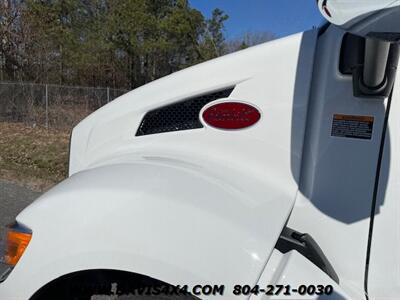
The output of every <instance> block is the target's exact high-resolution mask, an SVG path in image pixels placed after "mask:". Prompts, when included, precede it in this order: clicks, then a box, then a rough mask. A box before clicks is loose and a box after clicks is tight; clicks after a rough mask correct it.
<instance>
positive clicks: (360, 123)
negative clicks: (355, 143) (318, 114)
mask: <svg viewBox="0 0 400 300" xmlns="http://www.w3.org/2000/svg"><path fill="white" fill-rule="evenodd" d="M373 126H374V117H373V116H356V115H342V114H334V115H333V120H332V130H331V136H337V137H345V138H356V139H364V140H365V139H367V140H370V139H371V137H372V130H373Z"/></svg>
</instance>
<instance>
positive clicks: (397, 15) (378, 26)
mask: <svg viewBox="0 0 400 300" xmlns="http://www.w3.org/2000/svg"><path fill="white" fill-rule="evenodd" d="M317 3H318V8H319V10H320V12H321V14H322V16H323V17H324V18H325V19H326V20H327V21H328V22H330V23H332V24H334V25H337V26H339V27H341V28H342V29H344V30H345V31H347V32H350V33H352V34H355V35H358V36H362V37H372V38H376V39H381V40H385V41H391V42H397V41H400V0H363V1H360V0H318V1H317Z"/></svg>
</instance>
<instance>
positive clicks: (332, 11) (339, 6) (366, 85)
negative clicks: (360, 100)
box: [317, 0, 400, 97]
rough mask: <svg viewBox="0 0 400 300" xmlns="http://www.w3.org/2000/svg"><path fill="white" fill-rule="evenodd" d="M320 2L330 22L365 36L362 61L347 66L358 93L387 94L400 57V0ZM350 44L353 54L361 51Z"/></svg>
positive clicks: (318, 0)
mask: <svg viewBox="0 0 400 300" xmlns="http://www.w3.org/2000/svg"><path fill="white" fill-rule="evenodd" d="M317 4H318V8H319V10H320V12H321V14H322V16H323V17H324V18H325V19H326V20H328V21H329V22H330V23H332V24H334V25H336V26H338V27H340V28H342V29H343V30H345V31H346V32H348V33H349V34H351V35H353V36H354V35H355V36H358V37H361V38H363V39H362V40H363V46H362V47H363V49H362V50H363V51H361V52H362V53H363V57H362V58H361V59H358V61H361V63H358V64H356V65H354V66H346V68H348V69H351V70H352V75H353V90H354V95H355V96H356V97H387V96H388V95H389V94H390V91H391V90H392V87H393V82H394V76H395V74H396V72H395V71H396V68H397V64H398V57H399V43H400V0H364V1H360V0H317ZM347 48H348V49H347V53H345V54H346V55H348V56H350V57H354V56H357V55H359V53H360V51H359V49H355V48H353V47H351V48H349V47H347ZM356 52H357V53H356Z"/></svg>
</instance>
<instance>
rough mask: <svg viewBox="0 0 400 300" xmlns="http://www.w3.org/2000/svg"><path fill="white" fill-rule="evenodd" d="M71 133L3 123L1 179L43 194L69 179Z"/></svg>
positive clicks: (0, 153) (0, 135) (0, 125)
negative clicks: (67, 177) (44, 191)
mask: <svg viewBox="0 0 400 300" xmlns="http://www.w3.org/2000/svg"><path fill="white" fill-rule="evenodd" d="M69 135H70V133H69V132H67V131H55V130H46V129H44V128H38V127H36V128H32V127H28V126H26V125H23V124H20V123H9V122H0V179H6V180H9V181H13V182H16V183H20V184H23V185H25V186H28V187H30V188H31V189H33V190H36V191H43V190H46V189H48V188H49V187H51V186H53V185H54V184H56V183H57V182H59V181H61V180H62V179H64V178H65V177H66V176H67V166H68V143H69Z"/></svg>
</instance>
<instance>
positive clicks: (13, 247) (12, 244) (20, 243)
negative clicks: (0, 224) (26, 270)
mask: <svg viewBox="0 0 400 300" xmlns="http://www.w3.org/2000/svg"><path fill="white" fill-rule="evenodd" d="M31 237H32V233H25V232H18V231H14V230H13V229H12V228H10V229H8V232H7V240H6V253H5V257H4V258H5V263H6V264H9V265H12V266H15V265H16V264H17V262H18V261H19V259H20V258H21V256H22V254H24V251H25V249H26V247H27V246H28V244H29V241H30V240H31Z"/></svg>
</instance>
